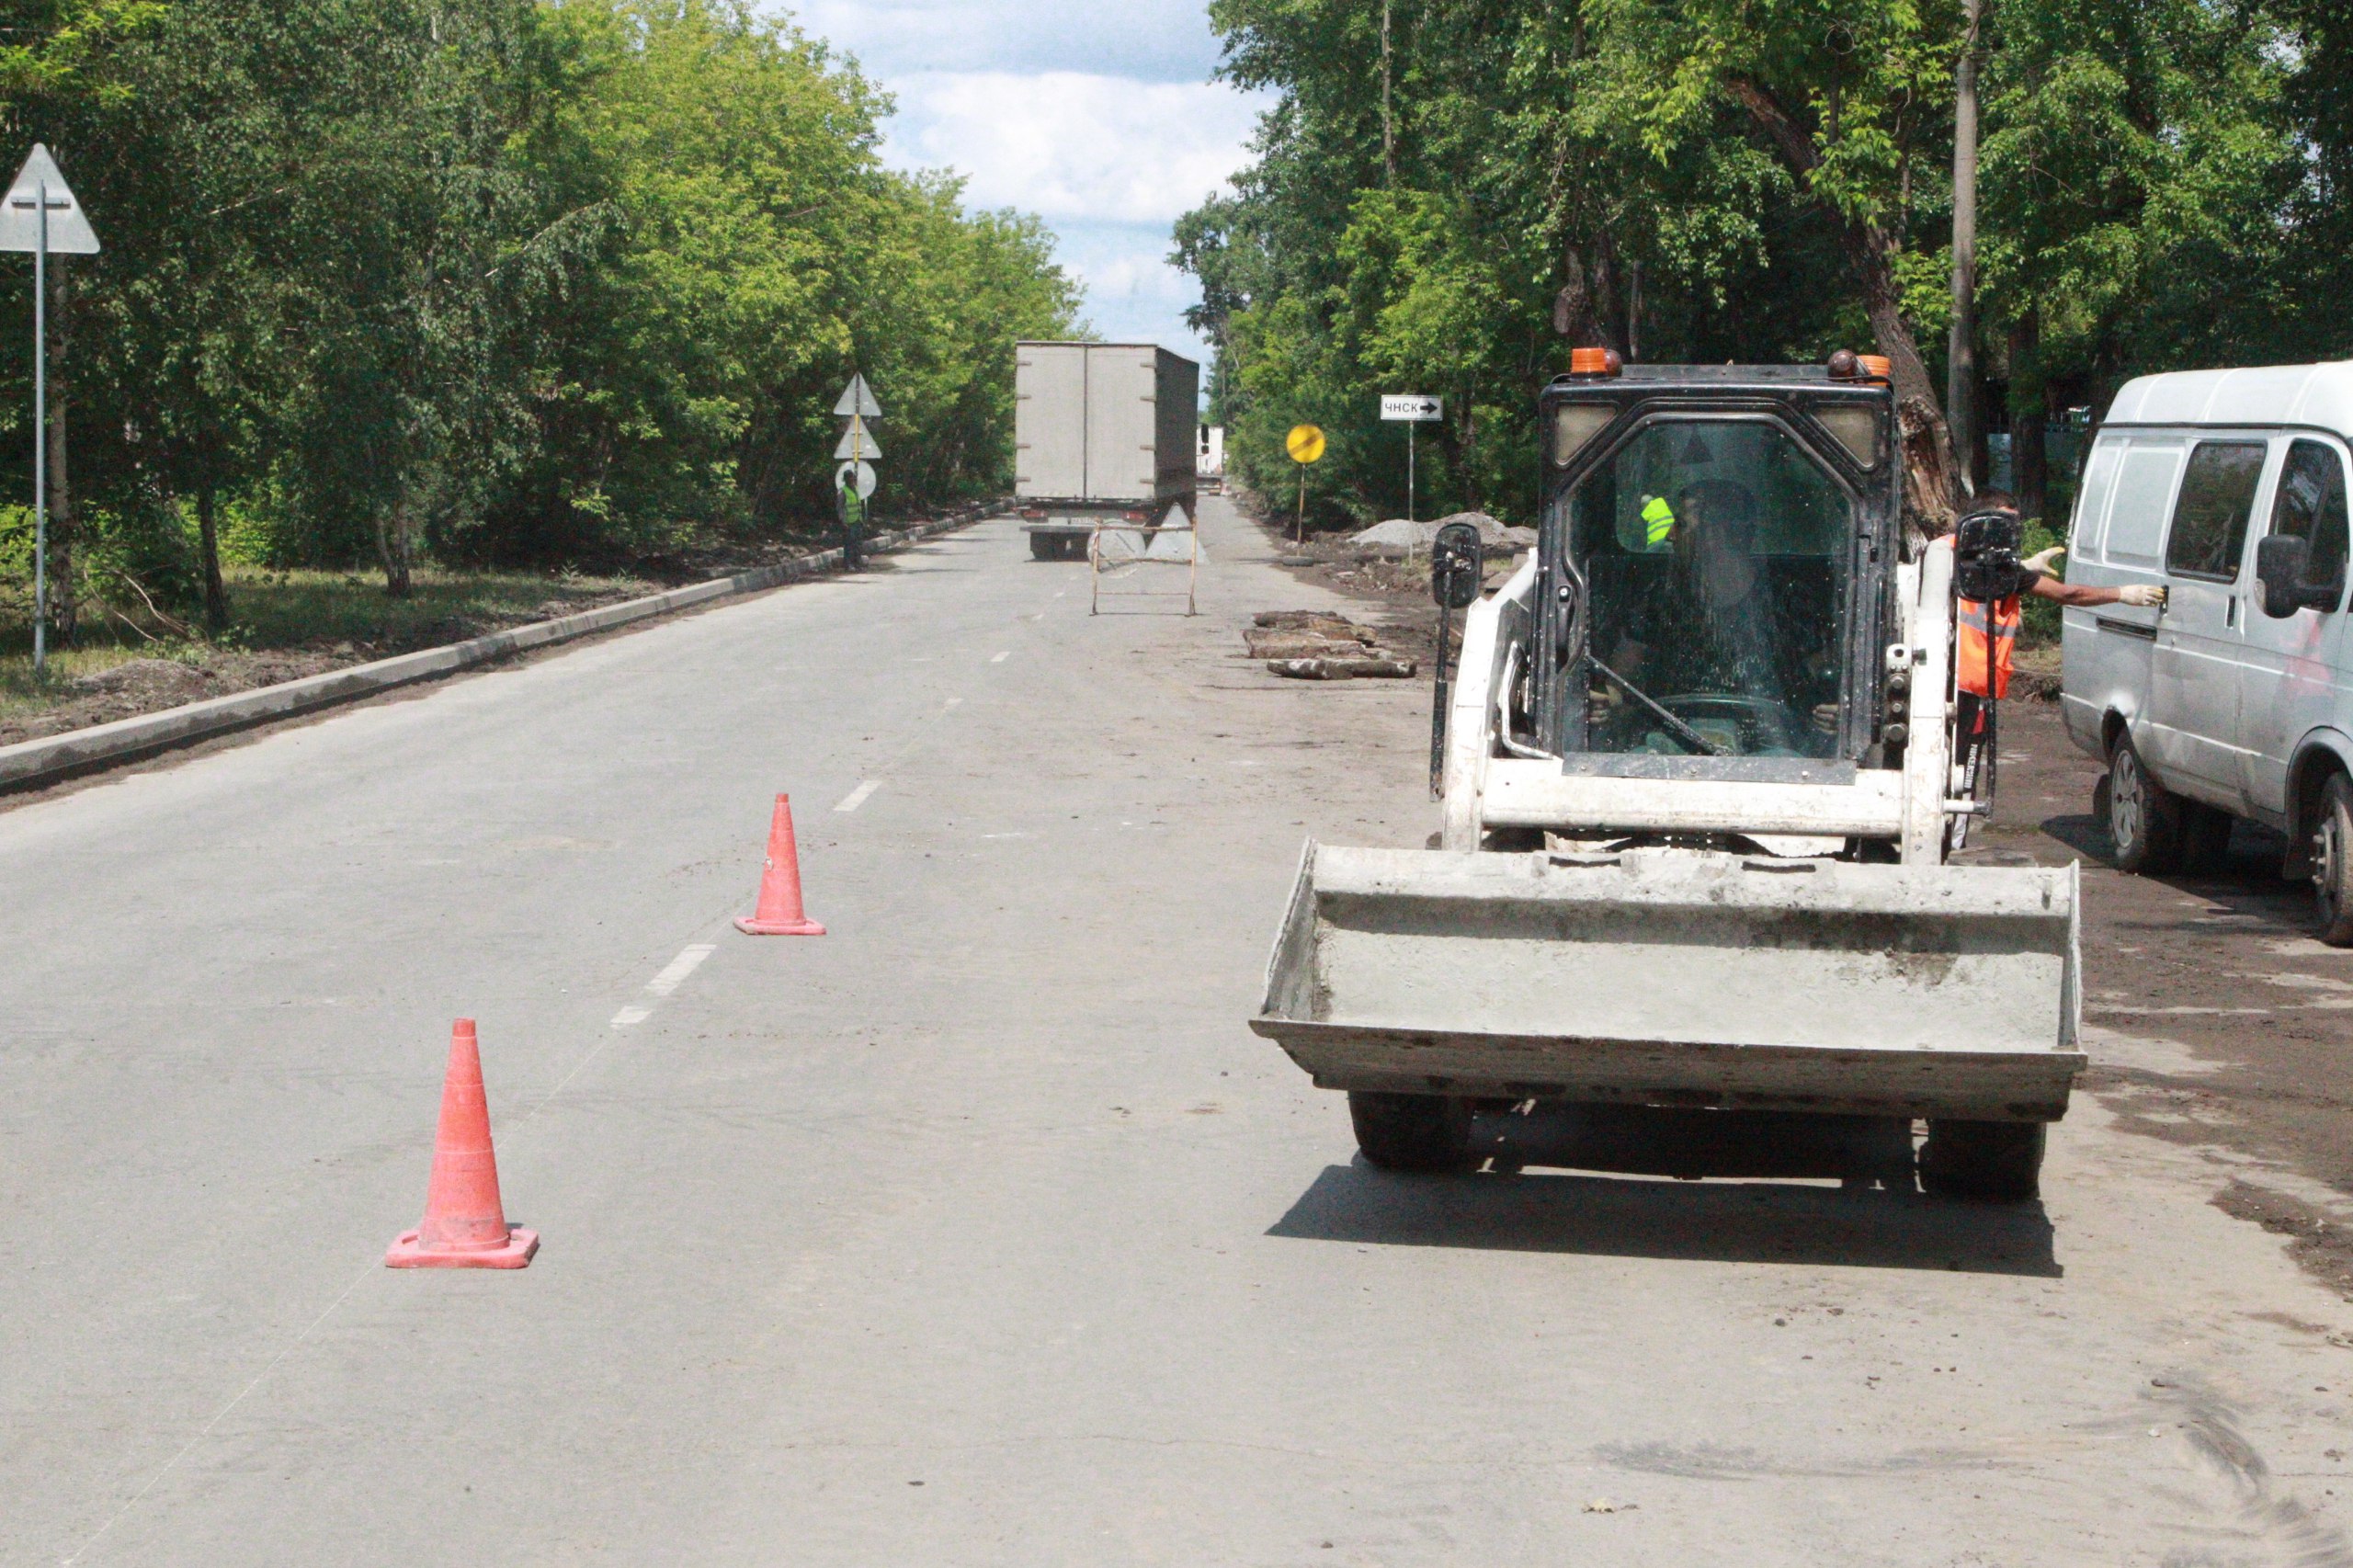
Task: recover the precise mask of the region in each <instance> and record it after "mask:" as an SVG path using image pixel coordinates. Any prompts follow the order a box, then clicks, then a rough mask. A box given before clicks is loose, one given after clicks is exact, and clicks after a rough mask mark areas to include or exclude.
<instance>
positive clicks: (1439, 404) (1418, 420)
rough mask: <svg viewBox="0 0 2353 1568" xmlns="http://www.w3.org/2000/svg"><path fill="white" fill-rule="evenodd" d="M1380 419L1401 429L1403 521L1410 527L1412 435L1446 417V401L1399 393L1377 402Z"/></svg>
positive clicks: (1412, 492)
mask: <svg viewBox="0 0 2353 1568" xmlns="http://www.w3.org/2000/svg"><path fill="white" fill-rule="evenodd" d="M1445 417H1446V399H1444V398H1442V397H1425V396H1423V395H1422V394H1421V393H1420V392H1400V393H1397V394H1395V395H1393V396H1389V397H1384V398H1382V399H1381V418H1383V419H1385V420H1387V421H1389V422H1390V423H1392V424H1396V423H1399V422H1403V423H1404V426H1405V520H1406V521H1407V522H1409V523H1410V522H1412V521H1413V520H1414V435H1415V430H1416V429H1417V428H1418V427H1419V426H1424V425H1435V424H1437V423H1438V421H1439V420H1441V419H1443V418H1445Z"/></svg>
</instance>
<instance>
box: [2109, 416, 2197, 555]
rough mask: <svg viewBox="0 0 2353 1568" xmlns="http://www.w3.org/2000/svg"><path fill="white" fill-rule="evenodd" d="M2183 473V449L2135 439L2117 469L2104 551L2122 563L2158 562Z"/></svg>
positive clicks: (2173, 445)
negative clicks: (2169, 510) (2175, 490)
mask: <svg viewBox="0 0 2353 1568" xmlns="http://www.w3.org/2000/svg"><path fill="white" fill-rule="evenodd" d="M2180 476H2181V448H2180V447H2179V446H2178V445H2176V444H2171V443H2168V444H2166V445H2165V446H2143V445H2142V444H2141V443H2140V442H2138V441H2135V442H2133V443H2132V446H2131V449H2130V450H2128V451H2127V452H2126V453H2125V454H2124V463H2123V466H2122V467H2121V468H2120V469H2119V470H2118V471H2117V475H2116V501H2115V504H2114V505H2113V506H2110V507H2109V514H2108V538H2107V539H2106V540H2104V541H2103V542H2102V544H2101V547H2100V548H2101V553H2102V554H2103V555H2104V556H2106V557H2107V559H2108V560H2109V561H2111V562H2115V563H2117V564H2118V565H2122V566H2150V567H2153V566H2154V565H2156V563H2157V541H2158V540H2161V539H2163V538H2164V537H2165V508H2166V507H2167V506H2170V505H2171V504H2172V502H2173V482H2174V481H2175V480H2176V479H2178V478H2179V477H2180Z"/></svg>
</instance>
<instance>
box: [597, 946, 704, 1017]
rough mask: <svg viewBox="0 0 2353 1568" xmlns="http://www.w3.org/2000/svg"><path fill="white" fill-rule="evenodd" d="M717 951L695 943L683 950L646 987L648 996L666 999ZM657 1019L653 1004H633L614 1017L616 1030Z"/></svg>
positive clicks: (657, 999) (655, 998) (656, 999)
mask: <svg viewBox="0 0 2353 1568" xmlns="http://www.w3.org/2000/svg"><path fill="white" fill-rule="evenodd" d="M716 951H718V949H717V947H716V946H715V945H714V944H712V943H710V942H694V943H690V944H688V946H687V947H686V948H684V949H681V950H680V951H679V953H678V956H677V957H676V958H674V959H672V960H670V961H669V962H668V963H667V964H665V965H664V966H663V969H662V972H661V973H659V974H657V975H655V976H654V978H653V979H651V980H649V981H647V982H646V983H645V994H647V995H648V996H651V997H653V998H654V1000H655V1001H659V1000H661V999H662V998H663V997H665V996H667V995H668V994H670V993H672V992H673V991H676V989H677V988H678V987H679V986H681V985H684V984H685V983H687V976H688V975H690V974H692V973H694V971H697V970H699V969H700V968H701V967H702V960H705V959H707V958H709V957H710V955H711V954H712V953H714V952H716ZM653 1016H654V1004H653V1003H651V1002H632V1003H631V1004H630V1005H629V1006H626V1007H623V1008H622V1009H621V1010H620V1012H618V1013H615V1014H614V1015H613V1028H617V1029H625V1028H629V1027H630V1026H631V1024H642V1023H643V1022H645V1020H646V1019H648V1018H650V1017H653Z"/></svg>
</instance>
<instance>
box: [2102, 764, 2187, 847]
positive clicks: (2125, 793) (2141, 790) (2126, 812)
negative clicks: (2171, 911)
mask: <svg viewBox="0 0 2353 1568" xmlns="http://www.w3.org/2000/svg"><path fill="white" fill-rule="evenodd" d="M2107 793H2108V812H2107V816H2108V836H2109V842H2110V843H2112V844H2113V845H2114V846H2116V869H2118V870H2120V871H2131V872H2134V873H2136V874H2141V875H2149V874H2154V873H2156V872H2160V871H2170V870H2172V869H2174V868H2175V867H2177V866H2178V865H2179V864H2180V863H2181V808H2182V800H2181V797H2180V796H2178V795H2177V794H2175V793H2174V792H2173V791H2172V790H2168V789H2166V788H2165V786H2164V785H2162V784H2160V783H2158V782H2157V780H2156V778H2155V777H2154V775H2153V774H2151V773H2150V772H2149V767H2148V765H2147V764H2146V763H2144V762H2143V761H2142V760H2141V754H2140V753H2139V752H2137V751H2135V750H2134V749H2133V748H2132V737H2131V736H2130V735H2127V734H2119V735H2118V736H2117V737H2116V747H2115V749H2114V750H2112V751H2110V752H2109V754H2108V791H2107Z"/></svg>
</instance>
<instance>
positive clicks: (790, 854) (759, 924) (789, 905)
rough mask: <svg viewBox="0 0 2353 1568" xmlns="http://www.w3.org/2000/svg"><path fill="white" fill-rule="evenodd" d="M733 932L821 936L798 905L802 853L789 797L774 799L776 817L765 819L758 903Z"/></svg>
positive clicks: (763, 934) (782, 796)
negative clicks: (764, 862) (765, 842)
mask: <svg viewBox="0 0 2353 1568" xmlns="http://www.w3.org/2000/svg"><path fill="white" fill-rule="evenodd" d="M735 929H737V930H738V931H741V932H743V933H744V934H745V936H747V937H822V936H824V934H825V928H824V926H820V925H818V924H817V923H816V922H815V921H814V920H812V919H810V918H809V912H808V911H807V910H806V909H804V908H802V907H801V850H800V847H799V846H797V845H795V844H794V842H793V838H792V797H791V796H790V795H779V796H778V797H777V798H776V814H775V815H774V816H773V817H771V818H770V819H769V820H768V858H767V865H766V866H765V867H764V868H763V869H762V870H761V872H760V902H759V903H758V905H757V907H756V908H755V909H754V910H753V912H752V913H751V914H750V915H744V916H742V917H740V918H738V919H737V920H736V922H735Z"/></svg>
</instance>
